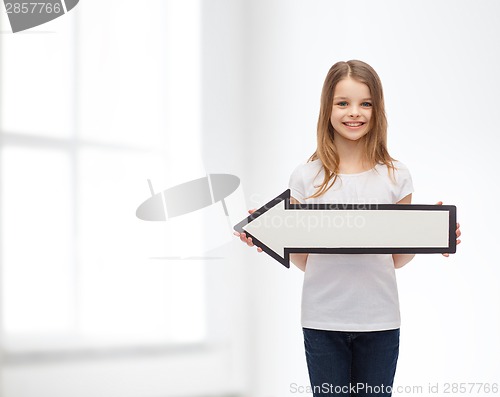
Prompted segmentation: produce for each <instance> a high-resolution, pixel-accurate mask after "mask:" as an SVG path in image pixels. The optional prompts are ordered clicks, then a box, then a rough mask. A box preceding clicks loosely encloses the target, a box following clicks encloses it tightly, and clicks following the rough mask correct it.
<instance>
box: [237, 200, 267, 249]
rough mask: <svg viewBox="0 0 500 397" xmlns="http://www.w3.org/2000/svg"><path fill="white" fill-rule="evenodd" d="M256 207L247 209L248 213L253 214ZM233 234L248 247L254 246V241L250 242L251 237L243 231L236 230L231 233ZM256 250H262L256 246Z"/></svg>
mask: <svg viewBox="0 0 500 397" xmlns="http://www.w3.org/2000/svg"><path fill="white" fill-rule="evenodd" d="M255 210H256V208H254V209H253V210H248V212H249V213H250V214H253V213H254V212H255ZM233 234H234V235H235V236H237V237H239V238H240V240H241V241H243V242H244V243H246V244H247V245H248V246H249V247H253V246H254V243H253V242H252V237H248V238H247V236H246V234H245V233H238V232H237V231H235V232H234V233H233ZM257 251H258V252H262V248H260V247H257Z"/></svg>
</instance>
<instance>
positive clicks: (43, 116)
mask: <svg viewBox="0 0 500 397" xmlns="http://www.w3.org/2000/svg"><path fill="white" fill-rule="evenodd" d="M73 17H74V15H71V14H68V15H64V16H62V17H59V18H56V19H55V20H53V21H51V22H49V23H46V24H44V25H41V26H39V27H36V28H33V29H31V30H29V31H26V32H18V33H15V34H14V33H8V30H7V26H9V25H5V24H4V25H3V27H2V30H3V31H4V32H3V33H2V34H0V47H1V52H2V56H1V58H0V70H1V71H2V73H1V75H0V78H1V80H0V86H1V87H2V89H1V91H0V95H1V96H0V102H1V104H2V109H1V110H2V118H1V121H0V122H1V128H2V130H3V131H5V132H10V133H27V134H35V135H47V136H54V137H66V136H69V135H70V133H71V127H72V116H73V113H72V111H73V106H72V105H73V102H74V101H73V94H72V92H73V91H74V73H73V69H74V66H73V65H74V57H73V51H74V37H73V36H74V33H73V23H74V19H73ZM7 23H8V22H7Z"/></svg>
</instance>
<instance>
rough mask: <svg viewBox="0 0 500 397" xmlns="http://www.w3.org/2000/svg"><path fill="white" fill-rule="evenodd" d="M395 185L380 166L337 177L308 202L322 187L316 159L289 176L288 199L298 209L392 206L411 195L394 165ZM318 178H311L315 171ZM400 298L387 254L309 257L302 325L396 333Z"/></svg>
mask: <svg viewBox="0 0 500 397" xmlns="http://www.w3.org/2000/svg"><path fill="white" fill-rule="evenodd" d="M393 163H394V165H395V167H396V170H395V173H394V175H395V180H396V183H394V181H393V180H392V179H391V177H390V176H389V174H388V168H387V166H385V165H383V164H382V165H381V164H378V165H376V166H375V167H374V168H372V169H371V170H369V171H365V172H361V173H358V174H339V176H338V178H337V180H336V181H335V184H334V185H333V186H332V187H331V188H330V189H329V190H328V191H327V192H326V193H324V194H323V195H322V196H320V197H317V198H314V199H307V200H305V197H308V196H311V195H312V194H314V193H315V192H316V190H317V188H315V186H318V185H320V184H321V183H322V182H323V177H324V171H323V170H322V166H321V161H320V160H319V159H317V160H315V161H311V162H309V163H305V164H301V165H299V166H297V167H296V168H295V170H294V171H293V173H292V175H291V177H290V182H289V188H290V191H291V196H292V197H295V198H296V199H297V200H298V201H299V202H300V203H303V204H317V203H323V204H395V203H397V202H398V201H399V200H401V199H402V198H404V197H406V196H407V195H408V194H410V193H412V192H413V183H412V179H411V175H410V172H409V170H408V168H407V167H406V166H405V165H404V164H403V163H401V162H399V161H394V162H393ZM320 169H321V171H320V173H319V175H318V176H317V177H316V174H317V173H318V170H320ZM400 323H401V319H400V314H399V299H398V290H397V284H396V275H395V270H394V262H393V259H392V255H391V254H309V256H308V258H307V264H306V271H305V274H304V284H303V289H302V326H303V327H305V328H314V329H323V330H334V331H353V332H354V331H381V330H388V329H395V328H399V326H400Z"/></svg>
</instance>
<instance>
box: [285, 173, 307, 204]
mask: <svg viewBox="0 0 500 397" xmlns="http://www.w3.org/2000/svg"><path fill="white" fill-rule="evenodd" d="M302 168H303V167H302V165H299V166H297V167H296V168H295V169H294V170H293V172H292V175H291V176H290V180H289V182H288V187H289V189H290V195H291V196H292V197H294V198H296V199H297V200H298V201H299V203H302V204H305V203H306V201H305V200H304V197H305V189H304V178H303V177H302Z"/></svg>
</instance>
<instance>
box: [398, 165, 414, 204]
mask: <svg viewBox="0 0 500 397" xmlns="http://www.w3.org/2000/svg"><path fill="white" fill-rule="evenodd" d="M396 168H397V171H396V182H397V184H398V194H397V201H400V200H402V199H403V198H405V197H406V196H408V195H409V194H410V193H413V192H414V189H413V180H412V178H411V174H410V170H409V169H408V167H407V166H406V165H404V164H403V163H401V162H398V163H397V164H396Z"/></svg>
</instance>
